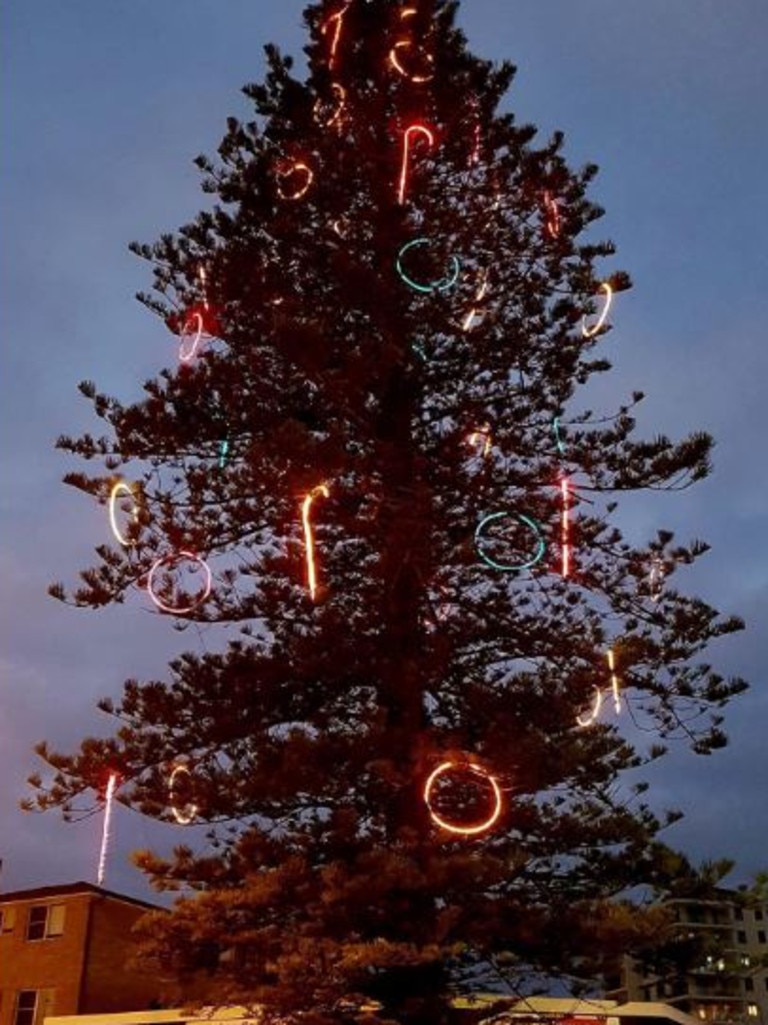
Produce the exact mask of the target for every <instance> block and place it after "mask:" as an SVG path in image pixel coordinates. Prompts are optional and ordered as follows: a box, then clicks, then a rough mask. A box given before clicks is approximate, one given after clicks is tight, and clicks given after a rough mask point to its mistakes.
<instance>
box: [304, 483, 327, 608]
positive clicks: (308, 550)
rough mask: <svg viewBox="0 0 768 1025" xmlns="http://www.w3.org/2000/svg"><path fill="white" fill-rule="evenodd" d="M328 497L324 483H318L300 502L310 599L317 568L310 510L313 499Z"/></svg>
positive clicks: (314, 594)
mask: <svg viewBox="0 0 768 1025" xmlns="http://www.w3.org/2000/svg"><path fill="white" fill-rule="evenodd" d="M321 495H322V497H323V498H328V495H329V491H328V486H327V485H326V484H318V485H317V487H316V488H312V490H311V491H310V492H309V494H308V495H307V496H306V497H305V498H304V501H303V502H302V504H301V520H302V523H303V525H304V553H305V558H306V562H307V587H308V588H309V594H310V597H311V598H312V601H315V600H316V597H317V568H316V566H315V541H314V536H313V533H312V522H311V519H310V511H311V509H312V503H313V502H314V500H315V499H316V498H317V497H318V496H321Z"/></svg>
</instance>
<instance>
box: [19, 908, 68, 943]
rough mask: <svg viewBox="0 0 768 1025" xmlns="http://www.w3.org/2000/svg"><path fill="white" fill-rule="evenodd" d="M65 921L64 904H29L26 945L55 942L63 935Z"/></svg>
mask: <svg viewBox="0 0 768 1025" xmlns="http://www.w3.org/2000/svg"><path fill="white" fill-rule="evenodd" d="M41 912H42V915H41ZM65 921H66V905H65V904H61V903H58V904H30V906H29V911H28V914H27V929H26V934H25V938H26V940H27V942H28V943H39V942H40V941H41V940H55V939H57V938H58V937H59V936H63V935H64V923H65ZM33 934H34V935H33Z"/></svg>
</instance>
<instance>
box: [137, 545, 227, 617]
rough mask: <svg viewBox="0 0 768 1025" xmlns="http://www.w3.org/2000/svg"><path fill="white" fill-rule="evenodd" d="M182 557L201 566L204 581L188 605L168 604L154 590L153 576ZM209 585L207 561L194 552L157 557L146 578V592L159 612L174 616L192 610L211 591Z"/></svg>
mask: <svg viewBox="0 0 768 1025" xmlns="http://www.w3.org/2000/svg"><path fill="white" fill-rule="evenodd" d="M182 559H189V560H190V562H194V563H196V564H197V565H198V566H202V568H203V571H204V573H205V583H204V584H203V588H202V590H201V591H200V592H199V593H198V595H197V597H196V598H195V599H194V600H193V601H192V602H191V603H190V604H189V605H168V604H167V603H166V602H164V601H163V599H162V598H160V596H159V595H158V594H157V593H156V592H155V576H156V575H157V573H158V571H159V570H160V569H163V568H168V567H171V566H174V565H175V564H176V563H178V562H181V560H182ZM211 585H212V580H211V571H210V569H209V567H208V563H207V562H206V561H205V559H201V558H200V556H199V555H195V553H194V552H173V553H172V554H171V555H164V556H163V557H162V558H160V559H157V561H156V562H155V563H154V564H153V565H152V568H151V569H150V571H149V577H148V578H147V592H148V594H149V596H150V598H151V599H152V601H153V602H154V603H155V605H156V606H157V607H158V608H159V609H160V611H161V612H170V613H171V614H172V615H175V616H183V615H185V614H186V613H187V612H192V610H193V609H196V608H197V606H198V605H201V604H202V603H203V602H204V601H205V599H206V598H207V597H208V595H209V594H210V593H211Z"/></svg>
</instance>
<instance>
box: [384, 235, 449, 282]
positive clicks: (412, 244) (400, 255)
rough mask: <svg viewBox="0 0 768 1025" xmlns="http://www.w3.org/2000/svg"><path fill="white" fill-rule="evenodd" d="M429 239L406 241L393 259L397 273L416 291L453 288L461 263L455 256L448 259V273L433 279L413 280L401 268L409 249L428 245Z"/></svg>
mask: <svg viewBox="0 0 768 1025" xmlns="http://www.w3.org/2000/svg"><path fill="white" fill-rule="evenodd" d="M429 244H430V240H429V239H428V238H414V239H411V241H410V242H406V243H405V245H404V246H402V248H401V249H400V251H399V253H398V254H397V259H396V260H395V267H396V268H397V273H398V274H399V275H400V277H401V278H402V279H403V281H404V282H405V283H406V285H408V287H409V288H413V289H414V290H415V291H416V292H427V293H429V292H446V291H447V290H448V289H449V288H453V286H454V285H455V284H456V282H457V281H458V278H459V272H460V271H461V263H460V262H459V258H458V257H457V256H451V259H450V268H451V269H450V273H449V274H447V275H446V277H444V278H438V279H437V280H435V281H426V282H423V281H415V280H414V279H413V278H412V277H410V276H409V275H408V274H407V273H406V272H405V270H404V268H403V257H404V256H405V254H406V253H407V252H409V250H411V249H414V248H415V247H416V246H428V245H429Z"/></svg>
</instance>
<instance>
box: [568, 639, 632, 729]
mask: <svg viewBox="0 0 768 1025" xmlns="http://www.w3.org/2000/svg"><path fill="white" fill-rule="evenodd" d="M606 659H607V661H608V672H609V673H610V674H611V693H612V695H613V707H614V710H615V712H616V714H617V715H618V714H619V713H620V712H621V692H620V689H619V677H618V674H617V672H616V656H615V654H614V651H613V648H609V649H608V651H607V652H606ZM602 707H603V691H602V688H600V687H595V702H594V704H593V705H592V709H591V711H590V712H589V714H588V715H587V716H582V715H577V716H576V723H577V724H578V725H579V726H591V725H592V723H594V722H595V721H596V720H597V717H598V716H599V715H600V709H601V708H602Z"/></svg>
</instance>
